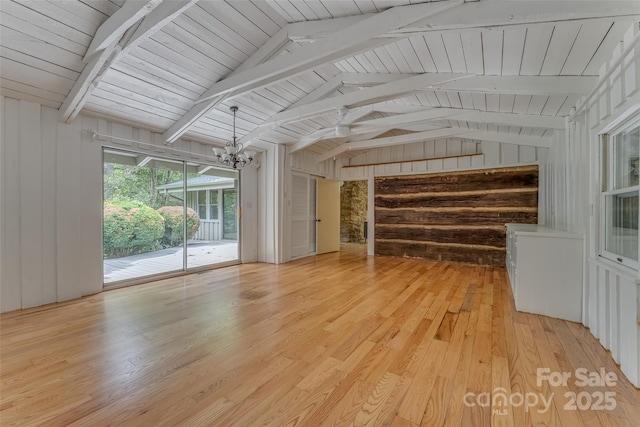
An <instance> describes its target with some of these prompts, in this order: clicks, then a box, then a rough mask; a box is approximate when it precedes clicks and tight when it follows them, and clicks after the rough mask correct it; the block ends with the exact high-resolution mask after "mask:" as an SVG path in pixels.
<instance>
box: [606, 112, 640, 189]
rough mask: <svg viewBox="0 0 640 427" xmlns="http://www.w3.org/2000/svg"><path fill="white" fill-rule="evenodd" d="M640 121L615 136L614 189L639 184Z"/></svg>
mask: <svg viewBox="0 0 640 427" xmlns="http://www.w3.org/2000/svg"><path fill="white" fill-rule="evenodd" d="M639 151H640V123H636V124H635V125H634V126H631V127H630V128H628V129H627V130H624V131H622V132H620V133H617V134H615V135H614V136H613V157H614V162H615V164H614V168H615V170H614V173H615V175H614V189H620V188H626V187H633V186H634V185H638V158H639V157H640V152H639Z"/></svg>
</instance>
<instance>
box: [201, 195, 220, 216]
mask: <svg viewBox="0 0 640 427" xmlns="http://www.w3.org/2000/svg"><path fill="white" fill-rule="evenodd" d="M197 193H198V217H199V218H200V219H205V220H215V221H217V220H218V190H200V191H198V192H197ZM207 198H208V201H207ZM207 214H208V215H207Z"/></svg>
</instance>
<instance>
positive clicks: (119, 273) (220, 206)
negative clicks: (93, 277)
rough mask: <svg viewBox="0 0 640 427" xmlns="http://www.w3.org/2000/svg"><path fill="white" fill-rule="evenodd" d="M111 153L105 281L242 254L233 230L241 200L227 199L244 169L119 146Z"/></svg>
mask: <svg viewBox="0 0 640 427" xmlns="http://www.w3.org/2000/svg"><path fill="white" fill-rule="evenodd" d="M103 159H104V162H103V169H104V185H103V188H104V213H103V254H104V261H103V262H104V283H105V286H109V285H113V284H118V283H122V282H130V281H139V280H140V279H142V278H145V277H151V276H158V275H165V274H172V273H179V272H182V271H187V270H189V269H194V268H202V267H206V266H213V265H219V264H221V263H230V262H234V261H237V260H238V257H239V256H238V254H239V250H238V235H237V232H236V233H235V234H233V235H230V234H228V233H226V230H227V229H233V230H236V231H237V206H235V203H234V206H233V207H232V208H231V207H228V206H226V203H227V202H225V199H226V194H227V193H226V192H228V191H233V194H234V195H235V194H236V189H237V187H238V185H237V183H238V173H237V172H236V171H227V170H221V169H216V168H213V167H211V166H208V165H200V164H193V163H185V162H182V161H175V160H170V159H165V158H160V157H155V156H148V155H146V154H141V153H133V152H125V151H119V150H111V149H105V150H104V155H103ZM234 200H235V198H234ZM140 281H141V280H140Z"/></svg>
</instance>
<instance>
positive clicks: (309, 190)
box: [291, 172, 316, 258]
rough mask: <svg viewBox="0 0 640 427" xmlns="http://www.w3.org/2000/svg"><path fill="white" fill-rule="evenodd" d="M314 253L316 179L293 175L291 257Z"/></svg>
mask: <svg viewBox="0 0 640 427" xmlns="http://www.w3.org/2000/svg"><path fill="white" fill-rule="evenodd" d="M315 252H316V178H315V177H313V176H310V175H307V174H300V173H295V172H294V173H293V181H292V200H291V257H292V258H297V257H302V256H306V255H311V254H314V253H315Z"/></svg>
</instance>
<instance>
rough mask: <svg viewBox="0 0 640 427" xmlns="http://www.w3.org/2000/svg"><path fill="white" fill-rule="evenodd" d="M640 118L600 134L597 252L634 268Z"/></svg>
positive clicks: (636, 237)
mask: <svg viewBox="0 0 640 427" xmlns="http://www.w3.org/2000/svg"><path fill="white" fill-rule="evenodd" d="M639 159H640V120H638V119H637V118H636V119H635V120H632V121H631V122H629V121H627V122H626V124H624V125H622V126H619V127H618V128H617V129H614V130H613V131H612V132H610V133H609V134H604V135H602V209H601V212H602V214H603V215H602V239H601V242H602V243H601V250H600V252H601V255H602V256H604V257H606V258H609V259H611V260H613V261H616V262H619V263H622V264H625V265H629V266H631V267H634V268H638V265H639V263H638V218H639V209H638V206H639V203H638V202H639V198H638V195H639V193H638V191H639V188H640V186H639V185H638V184H639V181H638V166H639V165H638V160H639Z"/></svg>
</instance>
